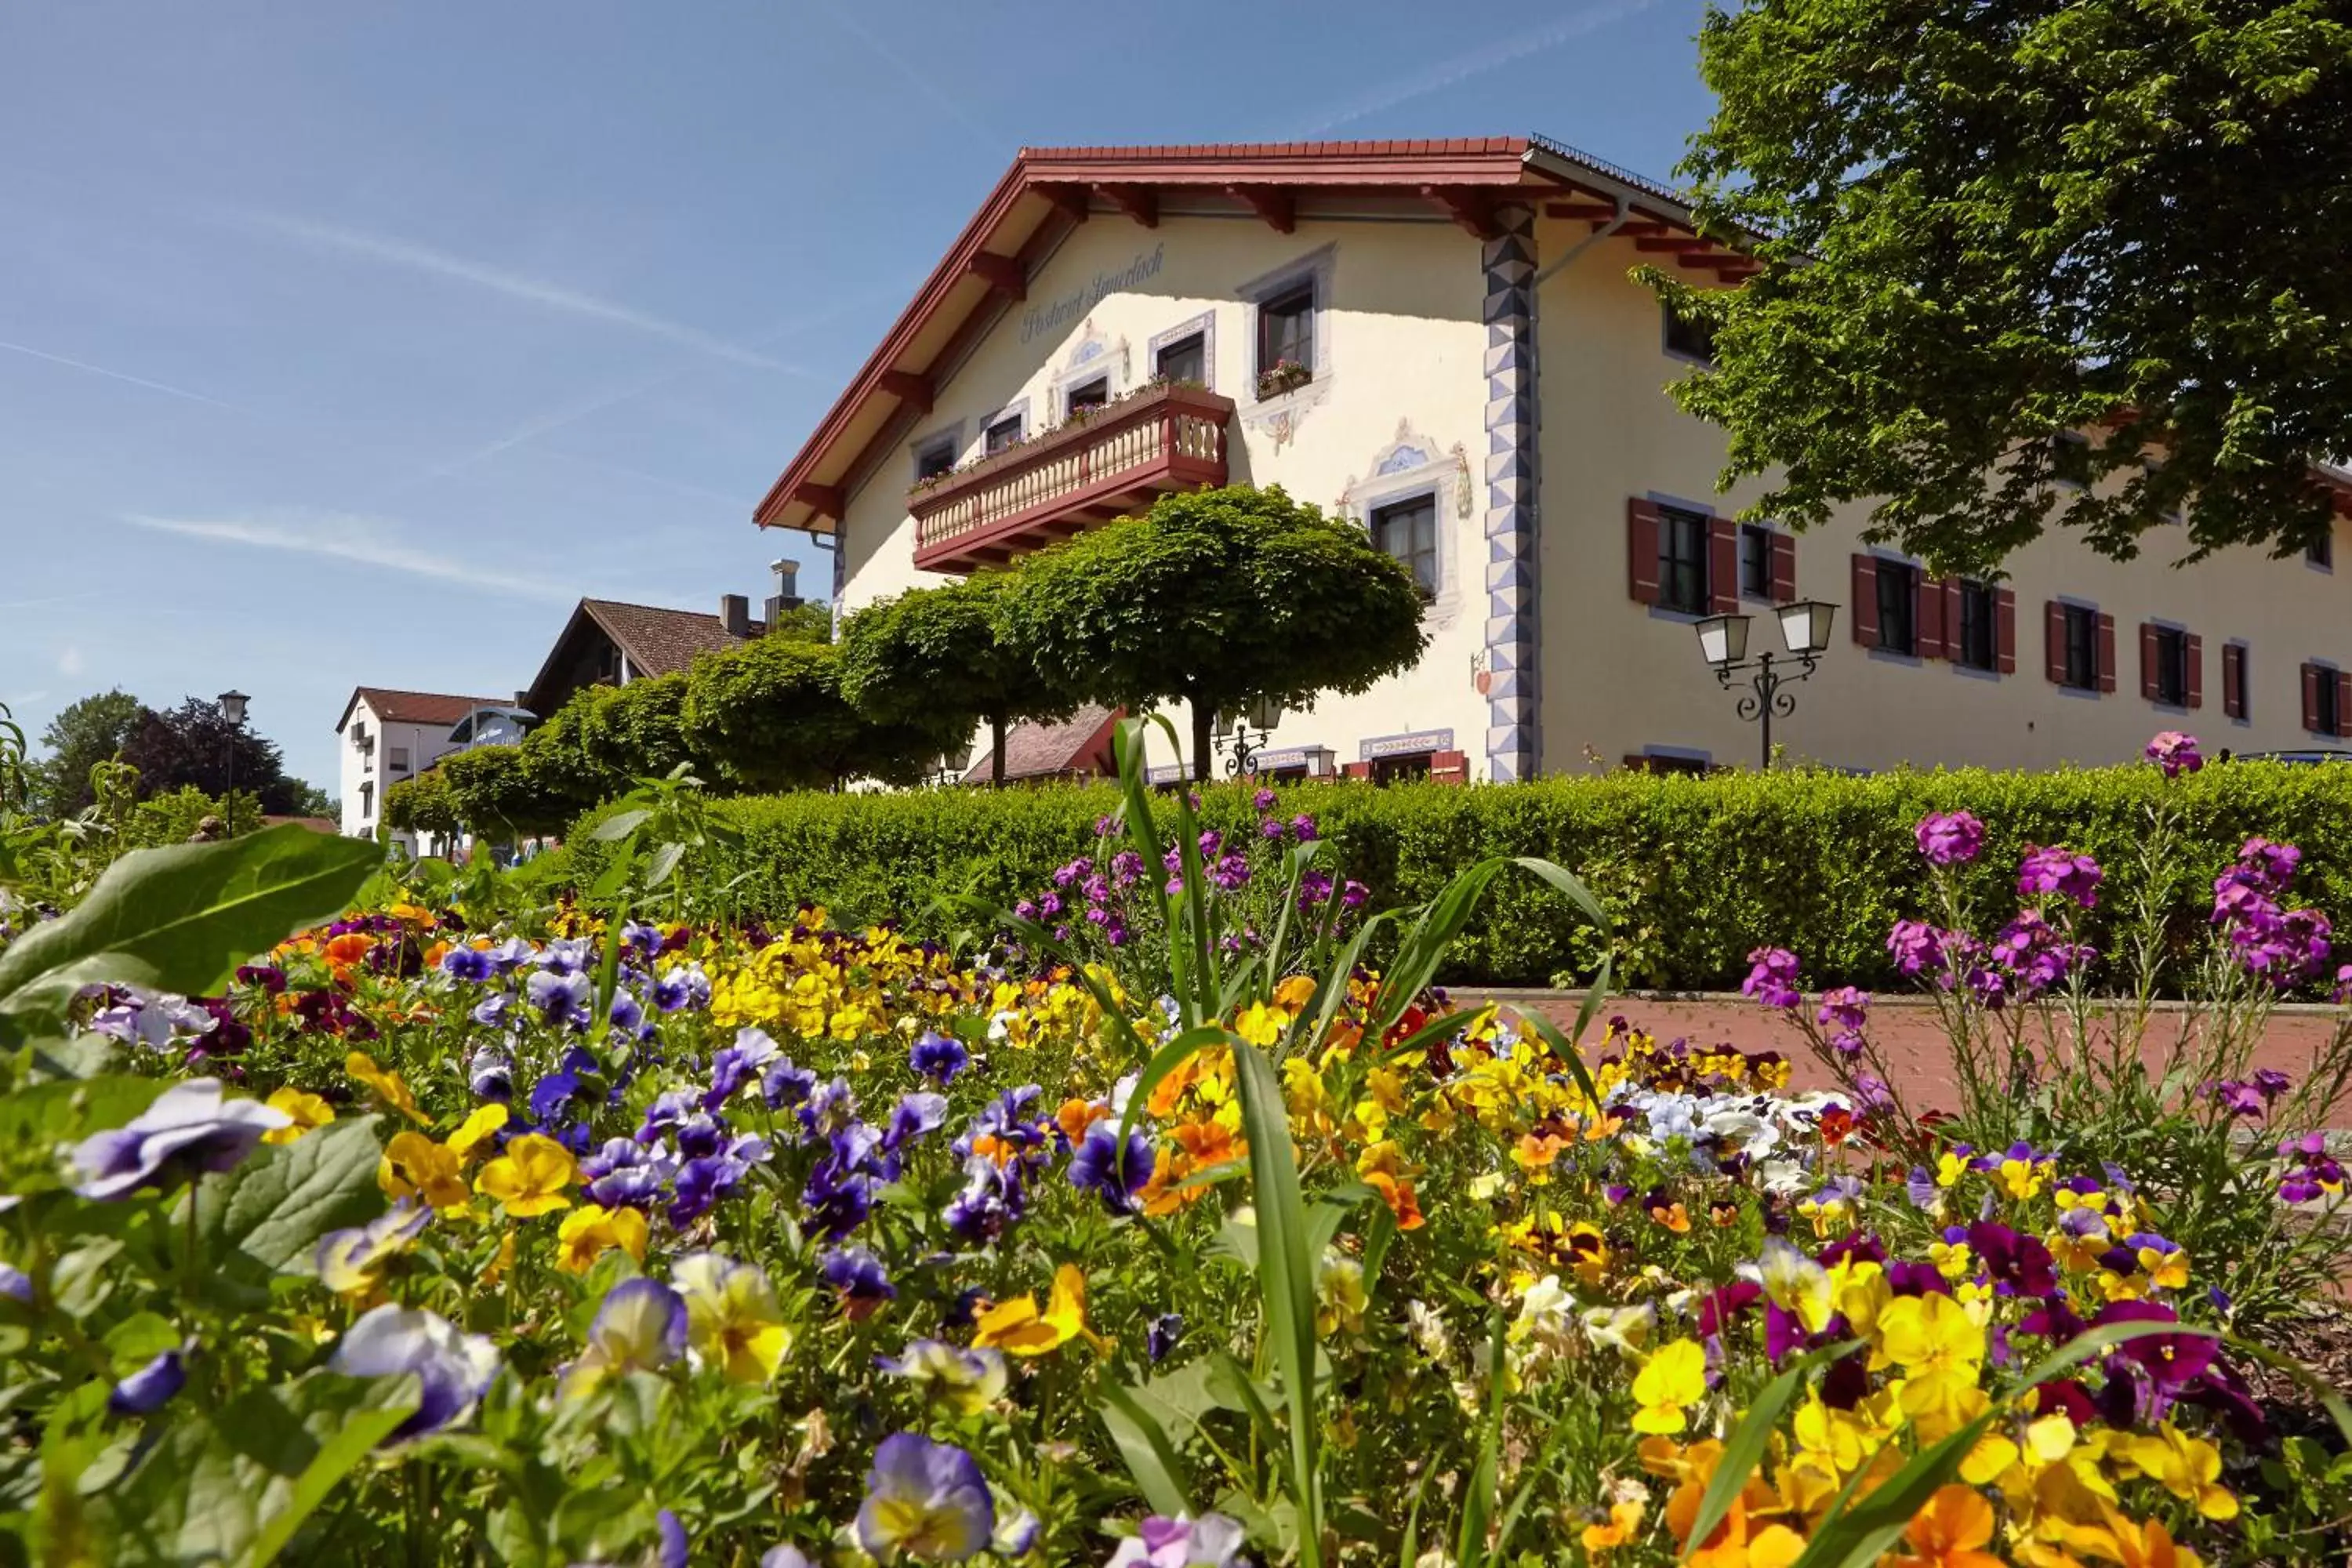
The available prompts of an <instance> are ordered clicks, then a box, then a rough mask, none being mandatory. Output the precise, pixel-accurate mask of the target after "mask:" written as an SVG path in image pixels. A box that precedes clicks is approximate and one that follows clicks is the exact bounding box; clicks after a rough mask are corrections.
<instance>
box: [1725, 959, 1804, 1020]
mask: <svg viewBox="0 0 2352 1568" xmlns="http://www.w3.org/2000/svg"><path fill="white" fill-rule="evenodd" d="M1748 965H1749V968H1748V978H1747V979H1745V980H1743V981H1741V982H1740V983H1739V994H1741V995H1742V996H1753V997H1755V998H1756V1000H1757V1002H1758V1003H1759V1005H1763V1006H1766V1007H1770V1008H1774V1009H1776V1010H1779V1011H1783V1012H1785V1011H1787V1010H1788V1009H1790V1008H1792V1007H1795V1006H1796V1005H1798V1004H1799V1003H1801V1002H1802V1001H1803V1000H1804V997H1803V995H1802V994H1800V993H1799V991H1798V990H1797V955H1796V954H1795V953H1793V952H1790V951H1789V950H1788V949H1787V948H1785V947H1759V948H1758V949H1756V950H1755V951H1754V952H1750V953H1749V954H1748Z"/></svg>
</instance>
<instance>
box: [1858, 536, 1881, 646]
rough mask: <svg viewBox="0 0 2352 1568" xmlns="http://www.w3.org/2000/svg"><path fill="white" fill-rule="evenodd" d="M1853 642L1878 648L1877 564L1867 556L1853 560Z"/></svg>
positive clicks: (1859, 556) (1860, 556)
mask: <svg viewBox="0 0 2352 1568" xmlns="http://www.w3.org/2000/svg"><path fill="white" fill-rule="evenodd" d="M1853 640H1854V642H1855V643H1856V644H1858V645H1859V646H1861V647H1877V646H1878V563H1877V562H1876V561H1874V560H1872V559H1871V558H1870V557H1869V556H1867V555H1857V556H1855V557H1854V558H1853Z"/></svg>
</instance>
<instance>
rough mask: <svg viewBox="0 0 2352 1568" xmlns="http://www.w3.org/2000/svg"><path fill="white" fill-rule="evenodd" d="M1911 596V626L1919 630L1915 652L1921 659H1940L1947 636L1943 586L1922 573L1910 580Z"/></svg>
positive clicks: (1942, 655)
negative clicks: (1912, 606)
mask: <svg viewBox="0 0 2352 1568" xmlns="http://www.w3.org/2000/svg"><path fill="white" fill-rule="evenodd" d="M1911 594H1912V600H1911V602H1912V605H1914V608H1913V610H1912V612H1911V624H1912V625H1913V626H1916V627H1918V629H1919V631H1918V637H1917V638H1916V652H1917V653H1918V655H1919V657H1920V658H1943V657H1944V647H1945V642H1946V639H1947V638H1948V636H1949V633H1948V631H1947V629H1946V627H1945V624H1944V585H1943V584H1941V583H1938V582H1937V581H1935V580H1934V579H1932V578H1930V577H1929V576H1928V575H1927V574H1926V573H1924V572H1922V573H1919V574H1917V575H1916V577H1915V578H1914V579H1913V580H1912V584H1911Z"/></svg>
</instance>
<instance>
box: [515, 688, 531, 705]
mask: <svg viewBox="0 0 2352 1568" xmlns="http://www.w3.org/2000/svg"><path fill="white" fill-rule="evenodd" d="M514 705H515V706H516V707H518V708H528V707H530V692H528V691H518V692H516V693H515V700H514Z"/></svg>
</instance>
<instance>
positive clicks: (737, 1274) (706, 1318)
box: [669, 1252, 793, 1383]
mask: <svg viewBox="0 0 2352 1568" xmlns="http://www.w3.org/2000/svg"><path fill="white" fill-rule="evenodd" d="M669 1278H670V1283H671V1284H672V1285H674V1286H676V1287H677V1293H678V1295H679V1296H681V1297H682V1298H684V1299H685V1301H686V1332H687V1338H688V1340H689V1341H691V1342H692V1343H693V1345H694V1348H695V1350H696V1351H697V1352H699V1353H700V1354H701V1355H702V1357H703V1358H704V1359H705V1360H706V1361H708V1362H709V1363H713V1364H715V1365H717V1366H718V1367H719V1368H720V1369H721V1370H722V1371H724V1372H725V1373H726V1374H727V1378H728V1381H730V1383H765V1382H767V1381H768V1380H769V1379H770V1378H772V1377H773V1376H775V1374H776V1368H777V1367H779V1366H781V1365H782V1364H783V1359H784V1352H786V1351H788V1350H790V1349H791V1348H792V1343H793V1336H792V1332H791V1331H790V1330H788V1329H786V1328H785V1327H784V1322H783V1317H784V1314H783V1310H782V1308H781V1307H779V1306H778V1305H777V1302H776V1292H775V1288H774V1287H773V1286H772V1285H770V1284H769V1283H768V1276H767V1275H766V1274H765V1273H764V1272H762V1271H761V1268H760V1267H759V1265H757V1264H755V1263H737V1262H735V1261H733V1260H732V1259H730V1258H721V1257H720V1256H719V1254H717V1253H715V1252H697V1253H693V1254H690V1255H688V1257H685V1258H679V1259H678V1260H677V1263H676V1265H674V1266H673V1267H672V1268H671V1269H670V1271H669Z"/></svg>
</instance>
